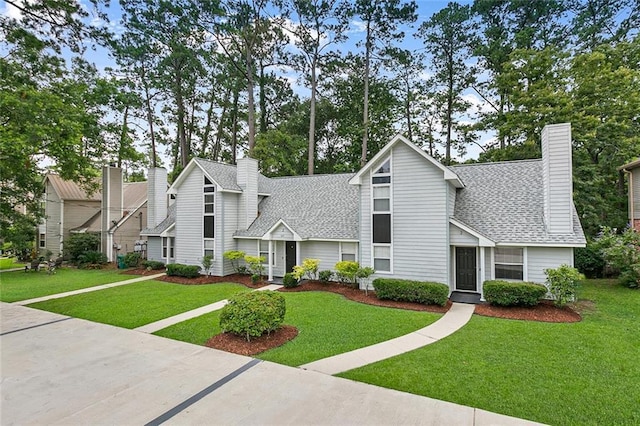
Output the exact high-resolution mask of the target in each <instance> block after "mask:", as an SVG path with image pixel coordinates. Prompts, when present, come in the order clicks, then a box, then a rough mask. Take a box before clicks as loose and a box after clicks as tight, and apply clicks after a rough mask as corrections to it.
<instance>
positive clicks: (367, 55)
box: [360, 21, 371, 166]
mask: <svg viewBox="0 0 640 426" xmlns="http://www.w3.org/2000/svg"><path fill="white" fill-rule="evenodd" d="M364 50H365V52H364V105H363V108H362V155H361V156H360V166H364V165H365V164H366V162H367V152H368V147H367V145H368V143H369V68H370V62H371V22H369V21H367V39H366V42H365V49H364Z"/></svg>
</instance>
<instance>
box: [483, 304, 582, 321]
mask: <svg viewBox="0 0 640 426" xmlns="http://www.w3.org/2000/svg"><path fill="white" fill-rule="evenodd" d="M474 313H475V314H478V315H483V316H486V317H496V318H506V319H515V320H525V321H542V322H578V321H580V320H581V319H582V317H580V314H578V313H577V312H575V311H574V310H573V309H571V308H569V307H568V306H565V307H564V308H558V307H556V306H555V305H554V304H553V302H551V301H550V300H543V301H542V302H540V303H539V304H538V305H536V306H533V307H531V308H527V307H519V306H510V307H502V306H492V305H489V304H481V305H476V310H475V312H474Z"/></svg>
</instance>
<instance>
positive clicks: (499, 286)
mask: <svg viewBox="0 0 640 426" xmlns="http://www.w3.org/2000/svg"><path fill="white" fill-rule="evenodd" d="M483 290H484V297H485V299H486V300H487V302H489V303H491V304H492V305H498V306H535V305H537V304H538V303H539V302H540V299H542V298H543V297H544V296H545V295H546V294H547V288H546V287H545V286H544V285H541V284H536V283H528V282H512V281H503V280H493V281H485V282H484V284H483Z"/></svg>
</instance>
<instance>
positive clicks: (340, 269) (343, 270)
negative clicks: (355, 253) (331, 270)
mask: <svg viewBox="0 0 640 426" xmlns="http://www.w3.org/2000/svg"><path fill="white" fill-rule="evenodd" d="M358 269H360V265H359V264H358V262H354V261H353V260H343V261H341V262H338V263H336V278H337V279H338V281H340V282H341V283H345V284H352V285H353V284H356V280H357V278H358Z"/></svg>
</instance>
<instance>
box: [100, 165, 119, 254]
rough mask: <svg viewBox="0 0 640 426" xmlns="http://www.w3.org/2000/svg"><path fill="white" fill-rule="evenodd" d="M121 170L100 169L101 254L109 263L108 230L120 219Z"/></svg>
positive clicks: (106, 167) (110, 249)
mask: <svg viewBox="0 0 640 426" xmlns="http://www.w3.org/2000/svg"><path fill="white" fill-rule="evenodd" d="M122 196H123V194H122V169H121V168H120V167H112V166H104V167H103V168H102V224H101V231H102V232H101V234H102V235H101V241H102V252H103V253H104V254H106V255H107V258H108V259H109V261H111V262H112V261H113V260H114V258H115V256H114V250H113V242H112V241H111V239H110V238H109V229H111V228H112V227H113V226H114V225H115V224H116V223H118V222H119V221H120V219H122V204H123V201H122Z"/></svg>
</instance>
